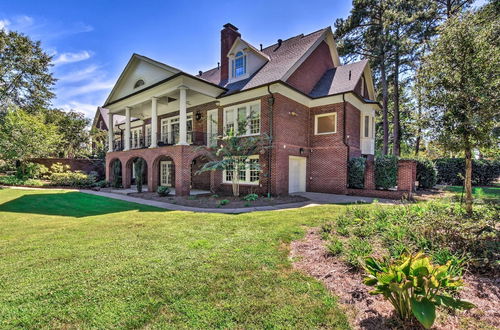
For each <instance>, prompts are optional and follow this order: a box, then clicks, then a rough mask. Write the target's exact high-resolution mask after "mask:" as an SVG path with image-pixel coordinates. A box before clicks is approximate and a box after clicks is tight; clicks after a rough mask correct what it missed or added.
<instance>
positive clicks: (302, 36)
mask: <svg viewBox="0 0 500 330" xmlns="http://www.w3.org/2000/svg"><path fill="white" fill-rule="evenodd" d="M326 29H328V27H326V28H322V29H319V30H316V31H313V32H310V33H308V34H304V33H301V34H297V35H295V36H293V37H290V38H288V39H285V40H282V42H285V41H289V40H291V39H294V38H297V37H301V38H304V37H308V36H310V35H312V34H314V33H318V32H320V31H323V30H326ZM277 44H278V43H277V42H275V43H274V44H271V45H269V46H266V47H263V48H262V51H264V50H265V49H268V48H271V47H273V46H276V45H277Z"/></svg>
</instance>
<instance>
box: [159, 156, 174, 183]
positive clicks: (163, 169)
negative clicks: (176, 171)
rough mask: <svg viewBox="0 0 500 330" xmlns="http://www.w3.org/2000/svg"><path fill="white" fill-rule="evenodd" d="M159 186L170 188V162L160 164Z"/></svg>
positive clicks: (165, 161)
mask: <svg viewBox="0 0 500 330" xmlns="http://www.w3.org/2000/svg"><path fill="white" fill-rule="evenodd" d="M160 186H167V187H172V162H171V161H169V160H164V161H161V162H160Z"/></svg>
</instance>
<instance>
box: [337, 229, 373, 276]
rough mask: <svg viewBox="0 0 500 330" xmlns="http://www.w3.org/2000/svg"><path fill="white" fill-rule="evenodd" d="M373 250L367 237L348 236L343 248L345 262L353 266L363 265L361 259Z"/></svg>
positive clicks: (359, 266)
mask: <svg viewBox="0 0 500 330" xmlns="http://www.w3.org/2000/svg"><path fill="white" fill-rule="evenodd" d="M372 252H373V248H372V245H371V244H370V242H369V241H368V240H367V239H362V238H359V237H352V238H349V240H348V241H347V248H346V249H345V253H344V254H345V258H346V262H347V263H348V264H349V265H351V266H352V267H354V268H361V267H362V266H363V259H364V258H366V257H367V256H369V255H370V254H371V253H372Z"/></svg>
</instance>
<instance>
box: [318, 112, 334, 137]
mask: <svg viewBox="0 0 500 330" xmlns="http://www.w3.org/2000/svg"><path fill="white" fill-rule="evenodd" d="M333 133H337V113H336V112H330V113H323V114H320V115H316V116H314V134H315V135H324V134H333Z"/></svg>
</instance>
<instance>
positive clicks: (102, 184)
mask: <svg viewBox="0 0 500 330" xmlns="http://www.w3.org/2000/svg"><path fill="white" fill-rule="evenodd" d="M94 187H99V188H107V187H109V182H108V181H106V180H100V181H97V182H96V183H94Z"/></svg>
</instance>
